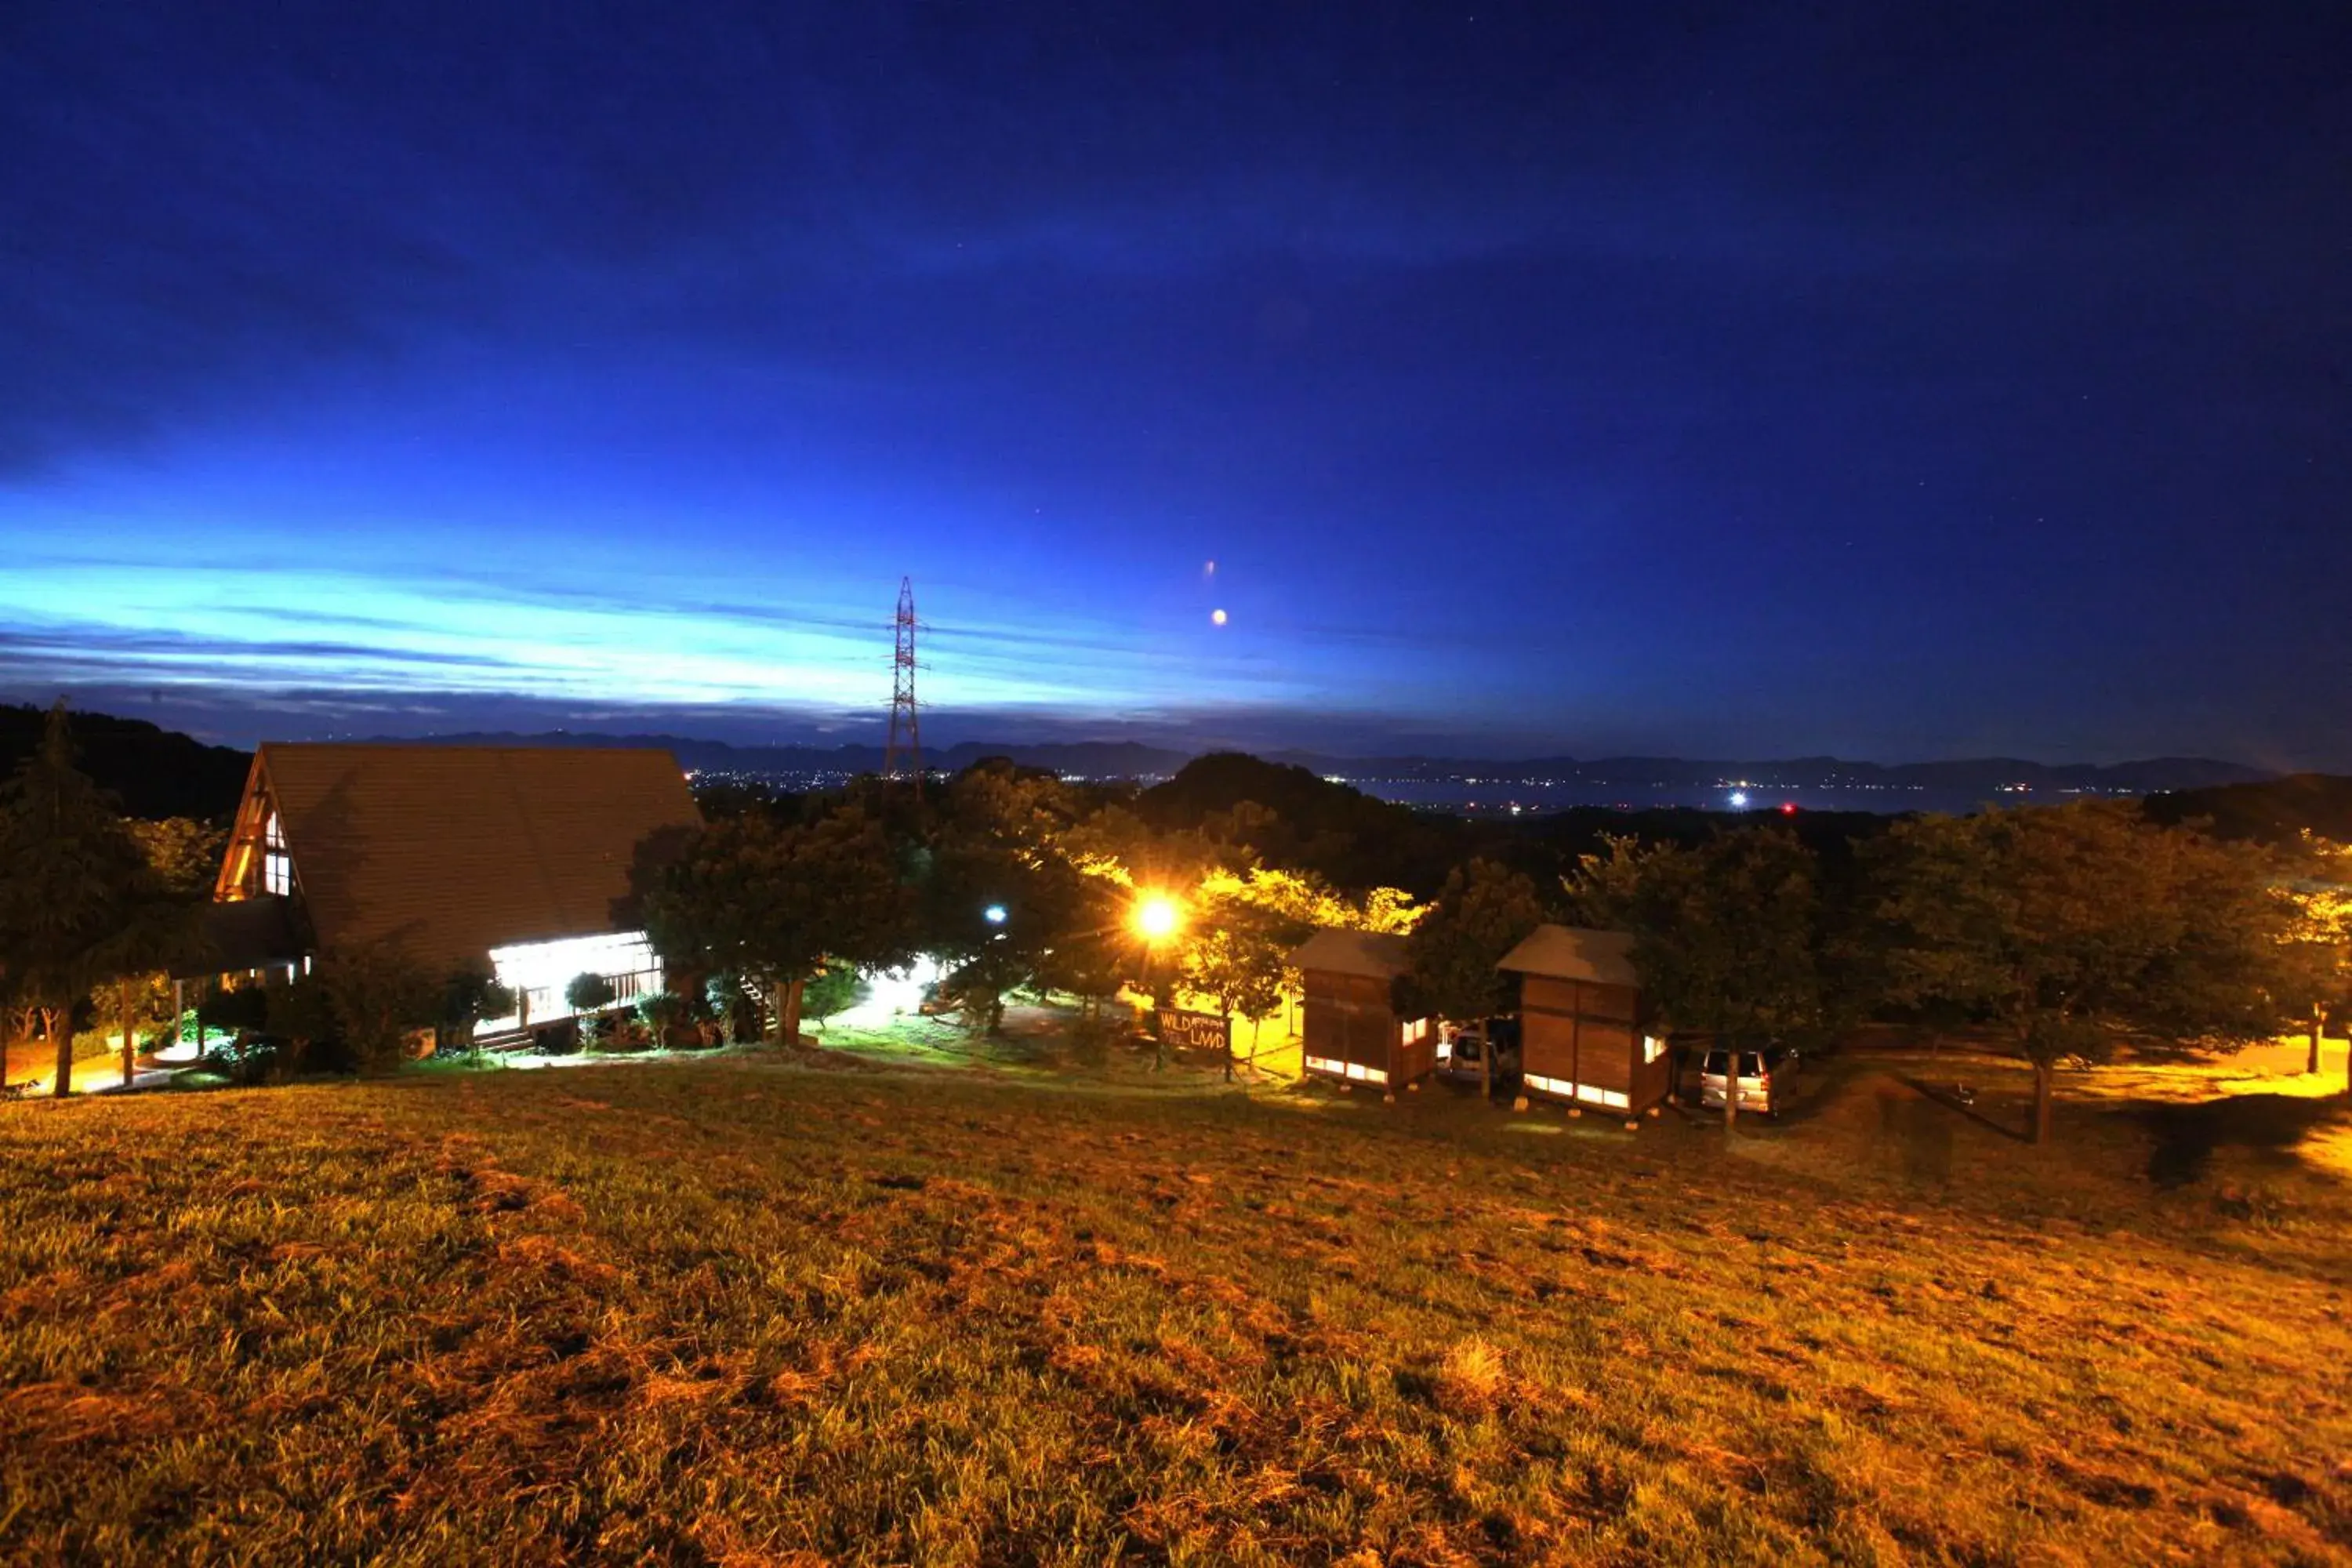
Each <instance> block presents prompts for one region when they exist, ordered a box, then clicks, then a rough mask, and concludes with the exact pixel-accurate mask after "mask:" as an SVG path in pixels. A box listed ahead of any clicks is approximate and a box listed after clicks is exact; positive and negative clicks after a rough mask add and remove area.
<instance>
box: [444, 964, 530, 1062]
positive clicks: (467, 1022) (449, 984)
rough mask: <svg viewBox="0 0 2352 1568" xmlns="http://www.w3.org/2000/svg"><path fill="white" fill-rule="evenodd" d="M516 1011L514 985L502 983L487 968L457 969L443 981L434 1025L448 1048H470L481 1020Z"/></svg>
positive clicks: (472, 1046)
mask: <svg viewBox="0 0 2352 1568" xmlns="http://www.w3.org/2000/svg"><path fill="white" fill-rule="evenodd" d="M514 1010H515V994H514V987H512V986H510V985H504V984H499V980H498V978H497V977H496V976H495V975H492V974H490V973H488V972H486V971H484V970H480V969H474V968H463V969H456V970H452V971H451V972H450V973H449V974H448V975H447V976H446V978H445V979H443V981H442V982H441V1005H440V1007H439V1008H438V1010H437V1016H436V1019H435V1021H434V1022H435V1027H436V1029H437V1030H439V1031H440V1034H441V1044H442V1045H443V1046H444V1047H446V1048H449V1049H454V1050H461V1051H469V1050H472V1049H473V1048H474V1030H475V1028H476V1027H477V1026H478V1025H480V1023H481V1022H482V1020H484V1019H485V1018H504V1017H506V1016H509V1015H510V1014H512V1013H513V1012H514Z"/></svg>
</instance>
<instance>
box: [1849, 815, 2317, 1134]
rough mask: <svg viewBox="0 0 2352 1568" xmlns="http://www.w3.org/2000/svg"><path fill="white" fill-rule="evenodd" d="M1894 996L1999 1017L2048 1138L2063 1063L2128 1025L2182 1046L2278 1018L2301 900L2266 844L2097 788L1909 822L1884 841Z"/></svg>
mask: <svg viewBox="0 0 2352 1568" xmlns="http://www.w3.org/2000/svg"><path fill="white" fill-rule="evenodd" d="M1875 853H1876V856H1877V859H1878V862H1879V863H1878V872H1879V876H1880V879H1881V886H1882V889H1883V892H1882V896H1881V899H1880V903H1879V913H1880V917H1881V919H1883V920H1884V921H1885V922H1886V923H1887V924H1888V926H1889V927H1890V928H1891V931H1892V933H1893V942H1892V947H1891V951H1890V954H1889V963H1888V985H1889V995H1890V999H1892V1000H1895V1001H1897V1002H1902V1003H1906V1004H1912V1005H1918V1004H1922V1003H1934V1002H1941V1003H1944V1004H1947V1005H1955V1006H1958V1007H1961V1008H1965V1009H1966V1010H1967V1011H1968V1012H1969V1014H1970V1015H1972V1016H1976V1017H1978V1018H1981V1019H1983V1020H1985V1021H1987V1022H1990V1023H1991V1024H1993V1025H1995V1026H1998V1027H2000V1029H2001V1031H2002V1032H2003V1033H2004V1034H2006V1035H2007V1036H2008V1037H2010V1039H2011V1041H2013V1042H2014V1044H2015V1047H2016V1049H2017V1051H2018V1053H2019V1054H2020V1055H2021V1056H2022V1057H2023V1058H2025V1059H2026V1060H2028V1061H2029V1062H2031V1063H2032V1067H2033V1128H2032V1135H2033V1141H2034V1142H2037V1143H2041V1142H2047V1141H2048V1139H2049V1137H2050V1130H2051V1115H2052V1106H2053V1100H2054V1097H2055V1087H2054V1085H2055V1077H2056V1073H2057V1070H2058V1068H2059V1067H2060V1065H2061V1064H2062V1063H2063V1062H2065V1061H2068V1060H2070V1059H2076V1058H2079V1059H2082V1060H2085V1061H2091V1060H2098V1059H2101V1058H2104V1057H2105V1055H2106V1054H2107V1053H2108V1052H2109V1051H2110V1049H2111V1048H2112V1047H2113V1044H2114V1042H2115V1038H2116V1036H2118V1035H2122V1034H2136V1035H2142V1036H2153V1037H2156V1041H2155V1042H2151V1043H2157V1042H2164V1041H2168V1042H2170V1043H2172V1044H2174V1045H2178V1044H2179V1043H2180V1042H2183V1041H2191V1040H2197V1039H2203V1038H2227V1039H2238V1040H2246V1039H2255V1038H2261V1037H2265V1036H2267V1035H2268V1034H2269V1033H2271V1032H2272V1031H2273V1029H2274V1028H2275V1027H2276V1026H2277V1023H2278V1021H2279V1016H2280V1012H2281V1007H2280V1004H2279V992H2280V991H2281V990H2282V989H2283V988H2284V986H2285V984H2287V968H2286V951H2287V938H2288V935H2289V932H2290V929H2291V925H2292V921H2293V919H2294V911H2293V910H2292V908H2291V906H2290V904H2289V903H2288V901H2287V900H2286V899H2285V898H2284V896H2283V894H2281V893H2280V892H2278V891H2276V890H2274V889H2273V887H2272V885H2271V883H2270V880H2269V878H2268V875H2267V867H2266V863H2265V862H2264V860H2263V852H2262V851H2260V850H2259V849H2256V848H2253V847H2250V846H2225V845H2221V844H2218V843H2215V842H2214V841H2212V840H2210V839H2208V838H2205V837H2202V836H2200V835H2199V834H2196V833H2194V832H2192V831H2190V830H2189V829H2186V828H2165V827H2158V826H2154V825H2152V824H2150V823H2147V822H2146V821H2145V820H2143V819H2142V818H2141V817H2140V816H2138V815H2137V812H2135V811H2133V810H2132V809H2131V808H2129V807H2126V806H2120V805H2114V804H2111V803H2106V802H2095V801H2086V802H2082V803H2079V804H2076V805H2063V806H2049V807H2042V808H2038V809H2033V810H2025V811H2011V812H1985V813H1980V814H1979V815H1978V816H1967V817H1952V816H1926V817H1921V818H1918V819H1916V820H1915V821H1911V822H1906V823H1903V824H1900V825H1898V826H1896V827H1895V829H1894V830H1893V831H1892V832H1891V833H1889V834H1888V835H1887V837H1886V838H1885V840H1884V841H1883V842H1882V844H1881V845H1880V846H1879V847H1877V849H1876V851H1875Z"/></svg>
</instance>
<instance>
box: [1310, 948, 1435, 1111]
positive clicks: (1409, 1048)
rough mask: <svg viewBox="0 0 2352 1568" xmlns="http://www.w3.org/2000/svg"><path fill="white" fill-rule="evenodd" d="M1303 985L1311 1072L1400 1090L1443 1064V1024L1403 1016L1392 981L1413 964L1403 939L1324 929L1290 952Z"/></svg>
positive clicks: (1392, 1090) (1388, 1090)
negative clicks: (1440, 1055)
mask: <svg viewBox="0 0 2352 1568" xmlns="http://www.w3.org/2000/svg"><path fill="white" fill-rule="evenodd" d="M1290 963H1291V966H1292V967H1293V968H1295V969H1297V971H1298V973H1299V975H1300V977H1301V979H1302V981H1303V984H1304V989H1305V992H1306V999H1305V1003H1304V1009H1305V1013H1306V1019H1305V1025H1304V1028H1303V1031H1302V1032H1303V1033H1304V1035H1305V1037H1306V1045H1307V1049H1306V1058H1307V1061H1306V1066H1307V1071H1308V1072H1310V1073H1313V1074H1315V1075H1317V1076H1318V1077H1321V1078H1328V1079H1338V1080H1339V1081H1340V1082H1342V1083H1366V1084H1372V1085H1375V1086H1377V1087H1378V1088H1380V1089H1383V1090H1385V1091H1386V1092H1388V1093H1390V1094H1394V1093H1395V1092H1396V1091H1397V1090H1398V1089H1403V1088H1405V1087H1407V1086H1408V1085H1411V1084H1412V1083H1415V1082H1417V1081H1419V1080H1420V1079H1423V1078H1425V1077H1427V1076H1428V1075H1429V1074H1430V1073H1431V1072H1432V1071H1433V1070H1434V1069H1435V1068H1436V1066H1437V1026H1436V1022H1435V1020H1433V1019H1430V1018H1400V1017H1398V1016H1397V1015H1396V1007H1395V1002H1394V999H1393V991H1392V988H1393V985H1394V982H1395V981H1396V978H1397V976H1399V975H1401V974H1402V973H1404V972H1405V971H1406V969H1407V968H1408V967H1410V965H1408V963H1406V961H1405V945H1404V938H1403V937H1402V936H1394V935H1390V934H1387V933H1385V932H1380V931H1328V930H1327V931H1317V932H1316V933H1315V934H1314V935H1313V936H1311V937H1309V938H1307V942H1306V943H1305V944H1304V945H1303V946H1301V947H1300V948H1298V950H1297V951H1296V952H1293V953H1292V954H1291V955H1290Z"/></svg>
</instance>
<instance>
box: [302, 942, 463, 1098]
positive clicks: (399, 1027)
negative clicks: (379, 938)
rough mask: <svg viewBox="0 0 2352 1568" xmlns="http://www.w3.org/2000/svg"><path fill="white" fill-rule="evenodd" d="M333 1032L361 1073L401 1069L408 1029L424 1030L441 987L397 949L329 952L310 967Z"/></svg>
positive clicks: (371, 946) (431, 1018)
mask: <svg viewBox="0 0 2352 1568" xmlns="http://www.w3.org/2000/svg"><path fill="white" fill-rule="evenodd" d="M310 973H311V977H312V978H314V979H315V980H316V981H317V982H318V984H319V986H320V995H321V997H322V998H323V999H324V1001H325V1003H326V1005H327V1007H328V1009H329V1012H330V1013H331V1016H332V1017H333V1019H334V1022H335V1032H336V1033H337V1034H338V1035H339V1036H341V1038H342V1042H343V1047H344V1048H345V1049H346V1050H348V1051H349V1052H350V1053H351V1056H352V1065H353V1066H355V1067H357V1068H359V1069H360V1070H361V1071H362V1072H383V1071H387V1070H389V1069H391V1068H395V1067H397V1066H399V1065H400V1063H401V1061H402V1060H403V1059H404V1057H405V1055H406V1047H407V1044H408V1036H409V1032H410V1031H411V1030H415V1029H421V1028H425V1027H427V1026H430V1025H431V1024H432V1023H433V1022H434V1020H435V1016H436V1013H437V1011H438V1010H439V1003H440V1001H441V988H440V986H438V985H437V984H435V983H434V980H433V978H432V976H431V975H430V974H428V973H426V972H425V970H424V969H422V968H421V967H419V966H418V965H417V963H415V961H414V960H413V959H411V958H410V957H409V956H408V955H407V954H406V953H405V952H402V951H401V950H400V949H398V948H396V947H394V946H390V945H388V944H384V943H371V944H367V945H364V946H358V947H347V948H340V949H329V950H327V951H326V952H320V954H319V955H318V956H317V958H316V959H315V960H314V961H313V962H312V963H311V970H310Z"/></svg>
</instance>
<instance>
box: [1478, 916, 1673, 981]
mask: <svg viewBox="0 0 2352 1568" xmlns="http://www.w3.org/2000/svg"><path fill="white" fill-rule="evenodd" d="M1495 967H1496V968H1497V969H1507V970H1514V971H1516V972H1517V973H1521V974H1540V975H1542V976H1544V977H1545V978H1547V979H1550V980H1584V981H1590V982H1591V983H1592V984H1596V985H1631V986H1634V987H1636V988H1639V987H1640V985H1641V984H1642V981H1641V977H1640V976H1639V975H1637V974H1636V973H1634V972H1633V938H1632V937H1631V936H1629V935H1627V934H1626V933H1625V932H1623V931H1594V930H1592V929H1591V928H1590V927H1587V926H1556V925H1540V926H1538V927H1536V929H1535V930H1533V931H1529V932H1528V934H1527V937H1526V939H1525V940H1523V941H1522V942H1520V943H1519V945H1518V946H1517V947H1515V948H1513V949H1511V951H1510V952H1507V953H1505V954H1504V955H1503V962H1502V963H1498V964H1496V966H1495Z"/></svg>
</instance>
